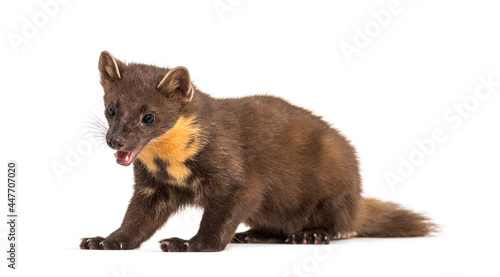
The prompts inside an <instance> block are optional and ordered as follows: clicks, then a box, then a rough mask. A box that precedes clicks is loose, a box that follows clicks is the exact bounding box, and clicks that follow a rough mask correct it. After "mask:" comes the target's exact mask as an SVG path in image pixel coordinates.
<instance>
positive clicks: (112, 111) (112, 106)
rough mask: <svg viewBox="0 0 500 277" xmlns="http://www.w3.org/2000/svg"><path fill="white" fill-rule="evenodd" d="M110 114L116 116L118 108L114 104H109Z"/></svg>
mask: <svg viewBox="0 0 500 277" xmlns="http://www.w3.org/2000/svg"><path fill="white" fill-rule="evenodd" d="M108 114H109V116H115V114H116V109H115V106H114V105H109V107H108Z"/></svg>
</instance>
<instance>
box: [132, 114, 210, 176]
mask: <svg viewBox="0 0 500 277" xmlns="http://www.w3.org/2000/svg"><path fill="white" fill-rule="evenodd" d="M200 148H201V145H200V129H199V128H198V125H197V124H196V119H195V116H190V117H185V116H181V117H179V119H178V120H177V122H176V123H175V125H174V126H173V127H172V128H171V129H170V130H168V131H167V132H165V133H164V134H163V135H161V136H159V137H158V138H156V139H153V140H151V141H150V142H149V144H148V145H146V147H144V149H143V150H142V151H141V153H139V156H138V158H139V159H140V160H141V161H142V162H143V163H144V164H145V165H146V167H147V168H148V170H149V171H150V172H156V171H158V170H159V168H158V165H157V164H156V163H155V159H161V160H164V161H166V162H167V168H165V170H166V171H167V173H168V174H169V176H170V177H171V178H172V180H171V183H173V184H175V185H180V186H184V185H186V182H185V181H186V180H187V178H188V177H189V175H190V174H191V170H190V169H189V168H188V167H187V166H186V165H185V164H184V162H185V161H186V160H187V159H189V158H191V157H193V156H194V155H196V154H197V153H198V151H199V150H200Z"/></svg>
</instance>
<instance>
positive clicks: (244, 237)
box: [231, 229, 286, 243]
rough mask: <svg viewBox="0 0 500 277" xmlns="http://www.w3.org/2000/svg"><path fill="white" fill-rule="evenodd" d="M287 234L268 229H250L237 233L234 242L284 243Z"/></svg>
mask: <svg viewBox="0 0 500 277" xmlns="http://www.w3.org/2000/svg"><path fill="white" fill-rule="evenodd" d="M285 239H286V236H284V235H279V234H275V233H271V232H267V231H261V230H253V229H250V230H248V231H246V232H242V233H236V234H235V235H234V237H233V239H232V240H231V242H232V243H284V242H285Z"/></svg>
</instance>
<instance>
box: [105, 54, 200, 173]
mask: <svg viewBox="0 0 500 277" xmlns="http://www.w3.org/2000/svg"><path fill="white" fill-rule="evenodd" d="M99 71H100V73H101V84H102V86H103V88H104V107H105V112H104V113H105V115H106V119H107V120H108V124H109V129H108V132H107V134H106V142H107V144H108V146H109V147H111V148H112V149H114V150H117V152H116V155H115V156H116V162H117V163H118V164H121V165H124V166H127V165H130V164H131V163H132V162H133V161H134V160H135V159H136V158H137V156H138V155H139V153H140V152H141V151H142V150H143V149H144V147H146V145H148V143H149V142H150V141H151V140H153V139H155V138H157V137H159V136H161V135H163V134H165V133H166V132H167V131H168V130H170V129H171V128H172V127H173V126H174V124H175V123H176V122H177V120H178V119H179V117H180V116H181V114H182V111H183V110H184V108H185V106H186V105H187V104H188V103H189V102H190V101H191V100H192V98H193V94H194V88H193V86H192V85H191V79H190V77H189V72H188V70H187V69H186V68H184V67H176V68H173V69H166V68H159V67H155V66H150V65H145V64H135V63H130V64H125V63H123V62H121V61H120V60H118V59H116V58H114V57H113V56H112V55H111V54H110V53H109V52H107V51H103V52H102V53H101V56H100V58H99Z"/></svg>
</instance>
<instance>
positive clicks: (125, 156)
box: [115, 145, 144, 166]
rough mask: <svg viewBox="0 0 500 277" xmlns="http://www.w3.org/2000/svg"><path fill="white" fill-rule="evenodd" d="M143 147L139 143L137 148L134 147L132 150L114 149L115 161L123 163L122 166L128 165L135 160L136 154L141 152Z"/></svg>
mask: <svg viewBox="0 0 500 277" xmlns="http://www.w3.org/2000/svg"><path fill="white" fill-rule="evenodd" d="M143 147H144V146H143V145H139V146H137V148H135V149H134V150H132V151H130V152H127V151H116V153H115V158H116V162H117V163H118V164H119V165H123V166H128V165H130V164H131V163H132V162H133V161H134V160H135V158H136V157H137V155H139V153H140V152H141V150H142V148H143Z"/></svg>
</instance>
